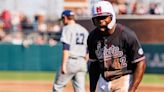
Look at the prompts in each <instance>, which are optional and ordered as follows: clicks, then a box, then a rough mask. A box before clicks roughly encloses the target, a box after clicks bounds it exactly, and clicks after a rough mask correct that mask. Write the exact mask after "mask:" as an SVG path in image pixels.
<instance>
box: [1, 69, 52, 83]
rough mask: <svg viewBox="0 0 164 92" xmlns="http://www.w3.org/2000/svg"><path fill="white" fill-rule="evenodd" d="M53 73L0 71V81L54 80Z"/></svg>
mask: <svg viewBox="0 0 164 92" xmlns="http://www.w3.org/2000/svg"><path fill="white" fill-rule="evenodd" d="M54 75H55V74H54V72H28V71H0V80H45V81H46V80H50V81H51V80H54Z"/></svg>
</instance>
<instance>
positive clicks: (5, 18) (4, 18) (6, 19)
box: [1, 10, 12, 32]
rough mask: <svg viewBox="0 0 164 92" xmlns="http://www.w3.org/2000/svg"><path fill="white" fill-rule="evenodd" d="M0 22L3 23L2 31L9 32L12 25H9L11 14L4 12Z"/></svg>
mask: <svg viewBox="0 0 164 92" xmlns="http://www.w3.org/2000/svg"><path fill="white" fill-rule="evenodd" d="M1 21H2V22H3V29H4V30H5V31H6V32H9V31H10V30H12V24H11V14H10V12H9V11H8V10H4V11H3V12H2V14H1Z"/></svg>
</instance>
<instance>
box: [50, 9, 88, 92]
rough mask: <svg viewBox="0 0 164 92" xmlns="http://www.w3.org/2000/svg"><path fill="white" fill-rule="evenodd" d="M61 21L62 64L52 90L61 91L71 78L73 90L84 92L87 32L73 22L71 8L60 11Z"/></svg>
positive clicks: (54, 91)
mask: <svg viewBox="0 0 164 92" xmlns="http://www.w3.org/2000/svg"><path fill="white" fill-rule="evenodd" d="M62 21H63V23H64V27H63V31H62V36H61V42H62V43H63V57H62V65H61V68H60V70H59V71H58V72H57V75H56V80H55V82H54V85H53V92H62V91H63V88H64V87H65V86H66V84H67V83H68V81H69V80H72V83H73V88H74V91H75V92H85V75H86V71H87V57H88V54H87V38H88V35H89V33H88V31H87V30H86V29H85V28H84V27H82V26H81V25H79V24H77V23H76V22H75V19H74V12H72V11H71V10H65V11H64V12H63V13H62Z"/></svg>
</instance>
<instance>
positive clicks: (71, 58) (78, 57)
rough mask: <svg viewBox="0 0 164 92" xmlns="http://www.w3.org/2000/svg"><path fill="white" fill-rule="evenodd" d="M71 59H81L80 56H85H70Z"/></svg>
mask: <svg viewBox="0 0 164 92" xmlns="http://www.w3.org/2000/svg"><path fill="white" fill-rule="evenodd" d="M69 58H70V59H79V58H84V57H83V56H77V57H72V56H70V57H69Z"/></svg>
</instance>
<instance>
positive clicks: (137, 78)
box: [129, 59, 146, 92]
mask: <svg viewBox="0 0 164 92" xmlns="http://www.w3.org/2000/svg"><path fill="white" fill-rule="evenodd" d="M145 68H146V63H145V59H143V60H141V61H139V62H137V63H136V69H135V71H134V75H133V82H132V85H131V87H130V89H129V92H135V90H136V89H137V87H138V85H139V84H140V82H141V80H142V77H143V75H144V72H145Z"/></svg>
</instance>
